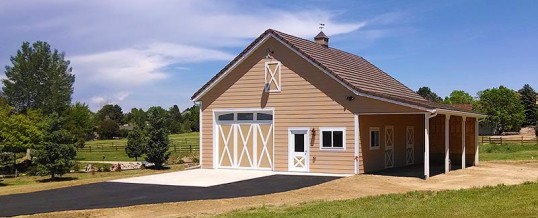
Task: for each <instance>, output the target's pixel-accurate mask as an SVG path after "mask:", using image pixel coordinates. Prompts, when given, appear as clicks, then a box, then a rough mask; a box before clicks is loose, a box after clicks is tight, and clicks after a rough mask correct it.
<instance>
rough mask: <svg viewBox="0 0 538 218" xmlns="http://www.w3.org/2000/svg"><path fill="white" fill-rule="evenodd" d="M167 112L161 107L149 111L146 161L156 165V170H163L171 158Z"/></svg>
mask: <svg viewBox="0 0 538 218" xmlns="http://www.w3.org/2000/svg"><path fill="white" fill-rule="evenodd" d="M166 113H167V111H166V110H164V109H163V108H161V107H151V108H149V109H148V111H147V116H148V117H147V118H148V126H147V133H148V142H147V146H146V161H148V162H150V163H154V164H155V168H156V169H162V167H163V164H164V163H165V162H166V160H168V157H169V156H170V152H169V149H170V140H169V138H168V129H167V126H166V117H167V115H166Z"/></svg>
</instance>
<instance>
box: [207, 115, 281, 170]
mask: <svg viewBox="0 0 538 218" xmlns="http://www.w3.org/2000/svg"><path fill="white" fill-rule="evenodd" d="M241 112H252V113H254V115H253V116H254V117H253V120H244V121H243V120H241V121H237V120H236V118H237V113H241ZM258 112H265V113H270V114H272V115H273V119H272V120H257V117H256V113H258ZM212 113H213V130H214V131H213V168H215V169H252V170H272V171H274V168H275V163H274V160H275V157H274V154H275V153H274V150H275V143H274V137H275V134H274V122H275V116H274V114H275V113H274V109H273V108H218V109H213V110H212ZM223 113H234V121H218V120H217V116H218V115H219V114H223ZM241 124H251V127H250V128H252V130H251V131H252V133H253V135H252V136H250V137H253V141H254V143H255V144H256V146H257V145H258V142H257V134H260V132H261V127H260V125H264V124H265V125H267V124H269V125H270V126H271V127H270V129H269V134H272V141H273V144H272V146H273V148H272V150H273V154H272V155H269V150H268V149H267V147H266V145H265V146H264V149H265V150H262V153H260V154H258V153H257V147H254V148H252V149H255V151H253V155H256V157H252V159H251V160H250V162H251V166H250V167H241V166H239V165H240V162H239V161H238V159H237V158H239V159H241V160H242V154H241V156H239V155H238V154H237V152H238V148H237V146H238V140H239V139H238V136H239V137H243V135H240V134H237V131H240V130H238V128H240V127H239V125H241ZM220 125H230V126H231V127H230V128H232V129H233V131H235V133H234V134H233V137H234V143H233V146H234V154H233V160H230V162H231V166H220V165H221V164H220V159H222V158H219V157H218V155H219V154H218V153H219V143H218V142H219V141H220V139H219V138H218V137H219V132H218V130H219V126H220ZM232 129H230V131H232ZM249 131H250V130H249ZM254 133H255V134H254ZM241 134H242V132H241ZM247 135H248V134H247ZM262 135H263V134H262ZM265 137H267V136H265ZM247 138H248V136H247ZM243 141H244V139H242V142H243ZM268 141H269V138H263V137H262V142H261V143H264V142H268ZM243 143H244V142H243ZM229 146H230V145H229ZM228 153H229V155H232V154H231V153H230V152H229V151H228ZM223 155H224V152H223ZM261 155H264V157H266V158H268V159H269V160H268V161H269V165H270V167H269V168H267V167H260V166H259V165H260V163H261V160H262V158H261ZM258 156H260V158H259V159H258ZM271 156H272V157H271ZM271 158H272V159H271Z"/></svg>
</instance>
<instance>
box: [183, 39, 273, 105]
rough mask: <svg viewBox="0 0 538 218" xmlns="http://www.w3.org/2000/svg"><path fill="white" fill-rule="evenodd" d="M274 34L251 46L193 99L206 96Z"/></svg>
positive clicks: (196, 99)
mask: <svg viewBox="0 0 538 218" xmlns="http://www.w3.org/2000/svg"><path fill="white" fill-rule="evenodd" d="M271 36H272V33H270V34H267V35H265V36H264V37H263V38H262V40H260V41H259V42H258V43H256V44H255V45H254V46H252V48H250V49H249V50H248V51H247V53H245V54H244V55H243V56H242V57H241V58H239V60H237V62H235V63H234V64H233V65H232V66H231V67H230V68H228V69H226V71H225V72H224V73H223V74H222V75H220V76H219V77H218V78H217V79H216V80H215V81H213V82H212V83H211V84H209V86H208V87H206V88H205V89H204V90H202V91H201V92H200V93H199V94H198V95H197V96H196V97H195V98H193V99H192V101H194V102H196V101H198V100H200V98H201V97H202V96H204V95H205V94H206V93H207V92H209V90H211V89H212V88H213V87H214V86H215V85H217V84H218V83H219V82H220V81H221V80H222V79H223V78H224V77H226V76H227V75H228V74H229V73H230V72H231V71H232V70H234V69H235V68H236V67H237V66H239V65H240V64H241V63H243V61H244V60H245V59H247V58H248V57H249V56H250V55H251V54H252V52H253V51H255V50H256V49H258V48H259V47H260V46H261V45H262V44H263V43H265V42H266V41H267V40H268V39H269V37H271ZM273 38H276V37H273Z"/></svg>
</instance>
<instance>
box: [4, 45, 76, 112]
mask: <svg viewBox="0 0 538 218" xmlns="http://www.w3.org/2000/svg"><path fill="white" fill-rule="evenodd" d="M69 64H70V63H69V61H68V60H65V53H63V52H61V53H60V52H58V50H56V49H54V50H53V51H51V48H50V45H49V44H48V43H46V42H41V41H37V42H35V43H33V44H32V45H30V43H28V42H24V43H23V44H22V47H21V49H20V50H18V51H17V54H16V55H15V56H12V57H11V66H6V70H5V75H6V79H3V80H2V83H3V84H4V87H3V88H2V90H3V92H4V95H5V96H6V98H7V100H8V102H9V104H10V105H11V106H13V107H15V110H17V111H18V112H26V111H27V110H28V109H31V108H33V109H40V110H41V111H42V112H43V113H44V114H45V115H49V114H51V113H53V112H56V113H59V114H61V113H62V112H63V111H65V110H66V109H67V108H68V107H69V105H70V104H71V95H72V94H73V83H74V82H75V75H73V74H71V67H69Z"/></svg>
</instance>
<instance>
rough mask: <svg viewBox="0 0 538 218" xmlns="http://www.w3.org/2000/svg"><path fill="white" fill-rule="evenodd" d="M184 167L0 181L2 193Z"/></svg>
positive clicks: (77, 183) (23, 191) (174, 169)
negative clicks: (55, 179) (54, 178)
mask: <svg viewBox="0 0 538 218" xmlns="http://www.w3.org/2000/svg"><path fill="white" fill-rule="evenodd" d="M183 169H184V166H183V165H170V166H169V168H168V169H166V170H152V169H138V170H123V171H121V172H95V174H94V175H92V174H91V173H83V172H78V173H67V174H65V175H63V176H62V177H61V178H59V179H58V180H57V181H54V182H50V181H49V179H50V176H25V175H23V176H19V177H15V178H3V181H2V182H1V183H0V195H8V194H17V193H25V192H34V191H41V190H47V189H53V188H63V187H69V186H75V185H83V184H89V183H95V182H103V181H107V180H112V179H120V178H126V177H133V176H142V175H150V174H157V173H166V172H173V171H178V170H183Z"/></svg>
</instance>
